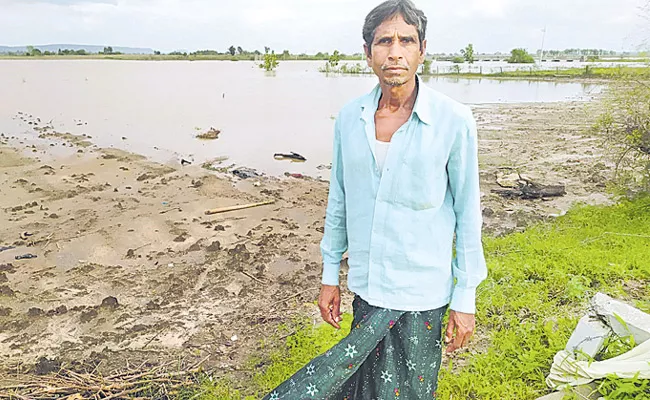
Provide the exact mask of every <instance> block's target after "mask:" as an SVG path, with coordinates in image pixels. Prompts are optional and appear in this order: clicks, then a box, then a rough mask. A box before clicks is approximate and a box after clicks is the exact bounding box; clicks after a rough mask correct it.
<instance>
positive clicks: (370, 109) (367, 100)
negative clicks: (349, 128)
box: [361, 75, 432, 125]
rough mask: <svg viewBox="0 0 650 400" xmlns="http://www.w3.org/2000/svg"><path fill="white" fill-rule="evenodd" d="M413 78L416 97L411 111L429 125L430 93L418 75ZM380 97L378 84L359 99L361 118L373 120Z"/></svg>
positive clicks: (430, 119) (430, 118)
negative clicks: (416, 88)
mask: <svg viewBox="0 0 650 400" xmlns="http://www.w3.org/2000/svg"><path fill="white" fill-rule="evenodd" d="M415 78H416V79H417V82H418V97H417V99H415V105H414V107H413V113H414V114H416V115H417V116H418V118H419V119H420V121H422V122H424V123H425V124H427V125H431V123H432V117H431V103H430V101H429V98H430V93H429V91H430V90H431V89H429V87H428V86H427V85H425V84H424V83H423V82H422V78H420V76H419V75H415ZM380 98H381V87H380V86H379V84H377V85H376V86H375V88H374V89H373V90H372V91H371V92H370V93H368V94H367V95H365V96H364V97H363V99H362V101H361V118H362V119H363V120H364V121H366V122H369V121H372V120H374V115H375V112H376V111H377V107H379V99H380Z"/></svg>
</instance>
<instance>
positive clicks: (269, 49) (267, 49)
mask: <svg viewBox="0 0 650 400" xmlns="http://www.w3.org/2000/svg"><path fill="white" fill-rule="evenodd" d="M269 51H271V48H270V47H266V46H264V54H267V53H268V52H269Z"/></svg>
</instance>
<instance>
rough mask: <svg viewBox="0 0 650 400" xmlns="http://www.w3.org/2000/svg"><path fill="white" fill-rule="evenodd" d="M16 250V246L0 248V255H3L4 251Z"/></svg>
mask: <svg viewBox="0 0 650 400" xmlns="http://www.w3.org/2000/svg"><path fill="white" fill-rule="evenodd" d="M15 248H16V246H0V253H2V252H3V251H7V250H12V249H15Z"/></svg>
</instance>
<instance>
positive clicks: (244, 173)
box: [232, 167, 262, 179]
mask: <svg viewBox="0 0 650 400" xmlns="http://www.w3.org/2000/svg"><path fill="white" fill-rule="evenodd" d="M232 174H233V175H235V176H236V177H238V178H241V179H248V178H259V177H260V176H262V175H260V174H259V173H258V172H257V171H255V170H254V169H252V168H246V167H241V168H237V169H234V170H232Z"/></svg>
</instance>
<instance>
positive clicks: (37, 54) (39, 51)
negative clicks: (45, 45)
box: [32, 49, 43, 56]
mask: <svg viewBox="0 0 650 400" xmlns="http://www.w3.org/2000/svg"><path fill="white" fill-rule="evenodd" d="M32 55H33V56H42V55H43V53H42V52H41V50H39V49H34V50H32Z"/></svg>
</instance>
